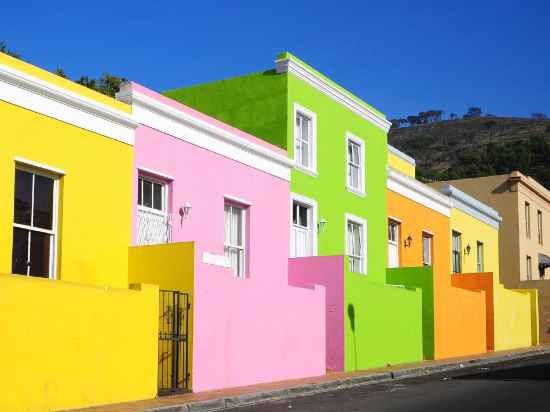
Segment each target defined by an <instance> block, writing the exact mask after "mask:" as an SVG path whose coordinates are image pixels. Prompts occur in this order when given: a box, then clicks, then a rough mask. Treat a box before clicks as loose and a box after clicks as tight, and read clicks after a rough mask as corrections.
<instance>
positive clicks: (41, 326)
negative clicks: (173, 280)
mask: <svg viewBox="0 0 550 412" xmlns="http://www.w3.org/2000/svg"><path fill="white" fill-rule="evenodd" d="M0 324H2V326H3V328H2V340H1V345H2V350H1V355H0V365H2V373H1V374H0V386H1V387H2V396H0V410H1V411H10V412H19V411H25V412H46V411H48V412H49V411H54V410H62V409H70V408H80V407H86V406H92V405H99V404H107V403H115V402H124V401H132V400H139V399H147V398H153V397H155V396H156V391H157V345H158V341H157V339H158V287H157V286H152V285H143V284H142V285H133V286H132V288H131V289H111V288H107V287H98V286H88V285H82V284H76V283H69V282H63V281H54V280H48V279H40V278H31V277H26V276H20V275H3V274H1V275H0Z"/></svg>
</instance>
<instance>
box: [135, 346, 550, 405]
mask: <svg viewBox="0 0 550 412" xmlns="http://www.w3.org/2000/svg"><path fill="white" fill-rule="evenodd" d="M546 354H550V348H540V349H535V350H531V351H528V352H519V353H508V354H506V355H501V356H495V357H491V358H477V359H466V360H463V361H460V360H455V361H450V362H447V363H439V364H437V365H426V366H416V367H411V368H404V369H397V370H394V371H391V372H380V373H373V374H368V375H362V376H354V377H351V378H344V379H336V380H333V381H327V382H322V383H318V384H306V385H301V386H295V387H291V388H285V389H276V390H270V391H261V392H255V393H249V394H244V395H236V396H230V397H225V398H219V399H211V400H206V401H199V402H191V403H185V404H181V405H172V406H162V407H155V408H149V409H144V410H143V411H142V412H214V411H221V410H224V409H227V408H236V407H241V406H249V405H254V404H258V403H264V402H268V401H277V400H282V399H291V398H295V397H299V396H307V395H314V394H318V393H323V392H330V391H334V390H339V389H347V388H353V387H356V386H365V385H373V384H376V383H383V382H389V381H393V380H399V379H405V378H416V377H421V376H426V375H434V374H437V373H442V372H451V371H455V370H459V369H463V368H468V367H473V366H485V365H492V364H496V363H501V362H505V361H510V360H521V359H528V358H533V357H536V356H539V355H546Z"/></svg>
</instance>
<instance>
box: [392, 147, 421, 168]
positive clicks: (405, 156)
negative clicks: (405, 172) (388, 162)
mask: <svg viewBox="0 0 550 412" xmlns="http://www.w3.org/2000/svg"><path fill="white" fill-rule="evenodd" d="M388 151H389V152H391V153H392V154H394V155H396V156H397V157H399V158H400V159H401V160H404V161H405V162H407V163H410V164H411V165H413V166H416V160H414V159H413V158H412V157H411V156H409V155H408V154H405V153H403V152H402V151H401V150H399V149H397V148H395V147H393V146H392V145H388Z"/></svg>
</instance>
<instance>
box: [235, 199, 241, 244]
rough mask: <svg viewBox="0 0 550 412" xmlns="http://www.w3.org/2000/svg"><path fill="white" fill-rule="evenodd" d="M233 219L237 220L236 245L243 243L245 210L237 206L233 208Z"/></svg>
mask: <svg viewBox="0 0 550 412" xmlns="http://www.w3.org/2000/svg"><path fill="white" fill-rule="evenodd" d="M233 219H234V221H235V234H236V236H235V245H237V246H242V245H243V225H242V221H243V211H242V209H239V208H237V207H234V208H233Z"/></svg>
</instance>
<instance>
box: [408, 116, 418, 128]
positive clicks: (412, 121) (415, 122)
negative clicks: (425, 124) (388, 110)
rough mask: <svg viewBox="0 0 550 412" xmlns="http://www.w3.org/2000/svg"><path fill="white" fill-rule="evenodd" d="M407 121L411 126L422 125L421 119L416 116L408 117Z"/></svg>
mask: <svg viewBox="0 0 550 412" xmlns="http://www.w3.org/2000/svg"><path fill="white" fill-rule="evenodd" d="M407 121H408V122H409V124H410V125H411V126H416V125H418V124H420V117H418V116H414V115H411V116H407Z"/></svg>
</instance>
